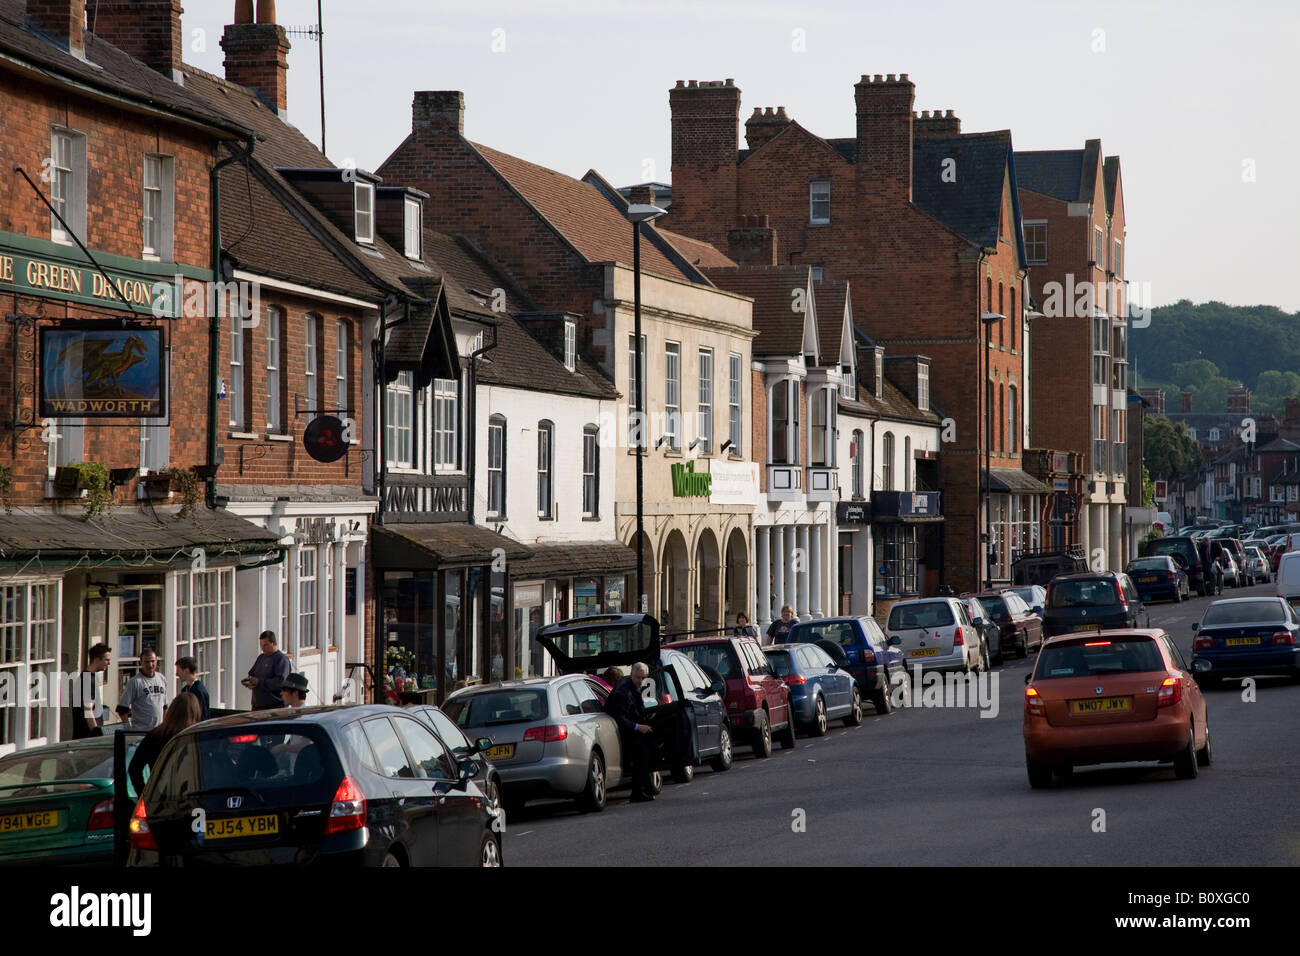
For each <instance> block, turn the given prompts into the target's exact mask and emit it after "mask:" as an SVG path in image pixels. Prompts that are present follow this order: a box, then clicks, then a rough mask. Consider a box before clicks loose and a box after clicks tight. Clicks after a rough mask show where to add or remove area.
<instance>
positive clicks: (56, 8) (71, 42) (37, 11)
mask: <svg viewBox="0 0 1300 956" xmlns="http://www.w3.org/2000/svg"><path fill="white" fill-rule="evenodd" d="M27 29H29V30H31V31H32V32H34V33H39V34H42V35H43V36H46V37H49V38H50V39H51V40H53V41H54V42H55V43H57V44H58V45H59V46H61V47H63V48H64V49H65V50H67V51H68V52H69V53H71V54H72V55H73V56H77V57H81V58H83V59H84V58H85V55H86V46H85V36H86V0H27Z"/></svg>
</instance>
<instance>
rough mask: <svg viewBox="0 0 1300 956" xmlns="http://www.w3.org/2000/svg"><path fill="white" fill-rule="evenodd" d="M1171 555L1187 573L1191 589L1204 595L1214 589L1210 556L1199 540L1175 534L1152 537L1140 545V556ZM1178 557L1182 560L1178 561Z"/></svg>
mask: <svg viewBox="0 0 1300 956" xmlns="http://www.w3.org/2000/svg"><path fill="white" fill-rule="evenodd" d="M1166 554H1167V555H1169V556H1170V557H1173V558H1174V560H1175V562H1176V563H1178V566H1179V567H1180V568H1181V569H1182V570H1183V571H1185V572H1186V573H1187V583H1188V584H1189V585H1190V586H1191V589H1192V590H1193V591H1195V592H1196V593H1197V594H1199V595H1200V596H1201V597H1205V596H1206V595H1207V594H1209V593H1210V592H1211V591H1213V590H1214V575H1213V573H1212V572H1211V571H1210V558H1209V555H1208V554H1207V553H1206V550H1205V548H1203V547H1201V542H1199V541H1197V540H1196V539H1194V538H1190V537H1185V536H1181V535H1175V536H1173V537H1171V538H1152V539H1151V540H1150V541H1148V542H1146V543H1145V544H1143V545H1142V557H1144V558H1149V557H1157V556H1160V555H1166ZM1179 558H1181V559H1182V560H1181V561H1179Z"/></svg>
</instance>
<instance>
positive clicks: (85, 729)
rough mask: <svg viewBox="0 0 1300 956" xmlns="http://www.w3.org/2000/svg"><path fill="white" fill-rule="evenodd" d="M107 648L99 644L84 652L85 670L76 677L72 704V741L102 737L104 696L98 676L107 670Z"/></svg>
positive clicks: (105, 645)
mask: <svg viewBox="0 0 1300 956" xmlns="http://www.w3.org/2000/svg"><path fill="white" fill-rule="evenodd" d="M109 650H110V648H109V646H108V645H107V644H104V643H102V642H101V643H99V644H96V645H94V646H93V647H91V649H90V650H88V651H87V652H86V669H85V670H84V671H82V672H81V673H80V674H79V675H77V699H76V700H74V701H73V702H72V739H73V740H81V739H83V738H85V737H102V736H103V734H104V717H105V716H106V714H105V713H104V694H103V691H102V690H101V689H100V684H99V675H100V674H102V673H104V671H106V670H108V665H109Z"/></svg>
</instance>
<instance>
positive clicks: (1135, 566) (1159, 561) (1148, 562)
mask: <svg viewBox="0 0 1300 956" xmlns="http://www.w3.org/2000/svg"><path fill="white" fill-rule="evenodd" d="M1128 568H1129V570H1130V571H1168V570H1169V565H1168V564H1166V563H1165V559H1164V558H1145V559H1143V560H1141V561H1134V562H1133V563H1132V564H1130V565H1129V566H1128Z"/></svg>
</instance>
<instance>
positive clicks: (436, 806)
mask: <svg viewBox="0 0 1300 956" xmlns="http://www.w3.org/2000/svg"><path fill="white" fill-rule="evenodd" d="M392 721H393V723H394V724H396V725H397V729H398V732H399V733H400V734H401V737H402V742H403V743H404V744H406V750H407V753H409V754H410V755H411V761H412V762H411V766H412V768H413V769H414V770H415V773H416V775H417V779H418V781H419V783H420V784H423V786H424V788H427V790H428V793H429V795H430V796H429V799H430V807H431V811H432V817H433V818H434V821H435V823H436V826H437V844H436V847H437V861H436V865H438V866H467V865H469V864H471V863H476V862H477V861H478V860H479V850H480V846H479V843H480V840H481V839H482V836H483V833H482V831H483V827H484V819H483V815H482V810H481V807H480V806H478V805H477V804H478V803H479V800H478V792H477V788H476V787H474V785H473V784H471V783H469V782H468V781H467V782H464V783H462V782H461V780H460V771H459V768H458V767H457V766H456V761H455V759H454V758H453V757H452V756H451V754H450V753H449V752H448V750H447V748H446V747H444V746H443V745H442V741H440V740H439V739H438V738H437V737H436V736H434V734H433V733H432V732H430V730H429V729H428V728H427V727H425V726H424V725H423V724H421V723H420V722H419V721H417V720H414V719H412V718H410V717H406V716H404V715H402V716H397V715H395V716H393V718H392ZM471 788H473V789H471ZM424 799H425V798H424V796H423V794H421V795H419V796H418V797H417V800H419V801H421V802H422V801H423V800H424Z"/></svg>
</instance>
